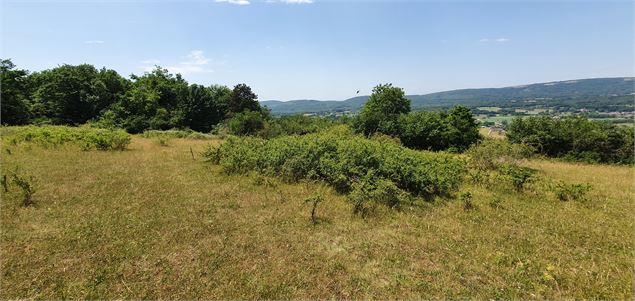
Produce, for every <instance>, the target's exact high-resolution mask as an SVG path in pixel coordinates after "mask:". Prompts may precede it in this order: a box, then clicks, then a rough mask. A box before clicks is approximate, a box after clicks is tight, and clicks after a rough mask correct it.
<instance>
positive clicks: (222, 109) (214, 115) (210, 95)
mask: <svg viewBox="0 0 635 301" xmlns="http://www.w3.org/2000/svg"><path fill="white" fill-rule="evenodd" d="M230 95H231V90H230V89H229V88H227V87H225V86H211V87H209V88H208V87H204V86H201V85H196V84H193V85H190V87H189V89H188V95H187V97H186V98H185V99H184V101H183V102H182V103H181V105H180V111H181V112H182V114H183V120H182V121H183V125H184V126H186V127H189V128H191V129H193V130H195V131H199V132H209V131H210V130H211V129H212V126H213V125H215V124H217V123H219V122H221V121H222V120H223V119H224V118H225V115H226V110H227V108H226V107H227V99H228V98H229V96H230Z"/></svg>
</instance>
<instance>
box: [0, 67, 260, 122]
mask: <svg viewBox="0 0 635 301" xmlns="http://www.w3.org/2000/svg"><path fill="white" fill-rule="evenodd" d="M0 74H1V87H2V89H1V93H2V94H1V95H0V96H1V98H2V106H1V109H2V112H1V114H0V116H1V117H2V120H1V122H2V124H4V125H20V124H28V123H36V124H56V125H79V124H84V123H86V122H89V121H92V122H97V123H99V124H101V125H104V126H112V127H119V128H123V129H125V130H126V131H128V132H130V133H139V132H143V131H144V130H148V129H154V130H167V129H171V128H190V129H192V130H195V131H200V132H209V131H210V130H211V129H212V127H213V126H214V125H216V124H218V123H219V122H221V121H223V120H225V119H227V118H229V117H231V116H233V115H234V114H238V113H242V112H246V111H251V112H258V113H259V114H263V115H267V114H268V111H267V110H266V109H265V108H263V107H261V106H260V104H259V103H258V100H257V98H258V97H257V95H256V94H255V93H254V92H253V91H252V90H251V88H250V87H249V86H247V85H245V84H238V85H236V86H234V87H233V89H230V88H228V87H226V86H222V85H210V86H203V85H198V84H189V83H188V82H187V81H185V79H183V78H182V77H181V75H180V74H176V75H173V74H171V73H169V72H168V70H167V69H163V68H161V67H158V66H157V67H156V68H155V69H154V70H152V71H151V72H146V73H145V74H143V75H141V76H136V75H131V76H130V78H124V77H122V76H121V75H119V74H118V73H117V72H116V71H114V70H111V69H106V68H102V69H97V68H95V67H94V66H92V65H89V64H82V65H62V66H59V67H56V68H52V69H48V70H44V71H39V72H32V73H30V72H28V71H27V70H22V69H18V68H16V66H15V65H14V64H13V63H12V62H11V60H9V59H3V60H1V61H0Z"/></svg>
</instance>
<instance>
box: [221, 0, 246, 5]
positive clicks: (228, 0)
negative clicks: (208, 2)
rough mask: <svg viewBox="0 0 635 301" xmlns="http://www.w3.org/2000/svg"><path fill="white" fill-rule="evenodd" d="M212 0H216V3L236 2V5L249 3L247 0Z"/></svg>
mask: <svg viewBox="0 0 635 301" xmlns="http://www.w3.org/2000/svg"><path fill="white" fill-rule="evenodd" d="M214 2H218V3H223V2H224V3H229V4H236V5H249V4H250V3H249V0H214Z"/></svg>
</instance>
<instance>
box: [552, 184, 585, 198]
mask: <svg viewBox="0 0 635 301" xmlns="http://www.w3.org/2000/svg"><path fill="white" fill-rule="evenodd" d="M591 188H592V187H591V185H589V184H567V183H564V182H558V183H557V184H556V185H555V187H554V192H555V194H556V197H557V198H558V199H559V200H561V201H577V200H585V199H586V193H587V192H588V191H590V190H591Z"/></svg>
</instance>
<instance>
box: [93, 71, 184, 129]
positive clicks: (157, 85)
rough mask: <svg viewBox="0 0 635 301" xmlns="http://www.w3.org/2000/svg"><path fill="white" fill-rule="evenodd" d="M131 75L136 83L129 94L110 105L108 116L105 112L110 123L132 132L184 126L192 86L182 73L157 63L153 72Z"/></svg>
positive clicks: (132, 85)
mask: <svg viewBox="0 0 635 301" xmlns="http://www.w3.org/2000/svg"><path fill="white" fill-rule="evenodd" d="M131 78H132V80H133V83H132V84H131V86H130V89H129V90H128V91H127V93H126V94H125V96H124V97H122V99H121V100H120V101H119V102H117V103H116V104H114V105H112V106H111V107H110V110H109V111H110V112H109V113H108V115H105V114H104V116H108V118H109V122H114V124H115V125H117V126H120V127H123V128H125V129H126V130H127V131H129V132H131V133H138V132H142V131H144V130H146V129H157V130H167V129H170V128H174V127H182V126H183V124H184V116H185V113H184V112H183V111H182V109H183V106H182V103H185V102H186V99H187V97H188V93H189V87H188V83H187V82H186V81H185V80H184V79H183V78H182V77H181V75H179V74H177V75H173V74H170V73H169V72H168V70H167V69H163V68H161V67H159V66H157V67H156V68H155V69H154V70H152V71H151V72H146V73H145V74H144V75H142V76H135V75H132V76H131ZM102 121H105V120H103V119H102Z"/></svg>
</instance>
